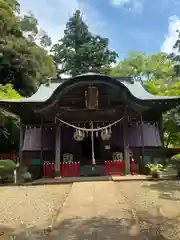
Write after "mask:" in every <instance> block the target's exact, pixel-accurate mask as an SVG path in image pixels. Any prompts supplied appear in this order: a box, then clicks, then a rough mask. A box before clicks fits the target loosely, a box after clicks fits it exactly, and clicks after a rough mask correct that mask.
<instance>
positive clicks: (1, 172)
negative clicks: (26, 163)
mask: <svg viewBox="0 0 180 240" xmlns="http://www.w3.org/2000/svg"><path fill="white" fill-rule="evenodd" d="M15 168H16V163H15V162H14V161H13V160H11V159H6V160H0V176H1V177H5V176H7V175H8V174H10V173H13V171H14V169H15Z"/></svg>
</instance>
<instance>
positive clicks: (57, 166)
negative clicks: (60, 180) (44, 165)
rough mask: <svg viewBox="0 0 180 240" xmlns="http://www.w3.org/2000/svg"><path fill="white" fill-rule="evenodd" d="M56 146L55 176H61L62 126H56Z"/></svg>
mask: <svg viewBox="0 0 180 240" xmlns="http://www.w3.org/2000/svg"><path fill="white" fill-rule="evenodd" d="M55 135H56V144H55V176H56V177H59V176H60V174H61V173H60V162H61V125H60V124H59V123H57V124H56V133H55Z"/></svg>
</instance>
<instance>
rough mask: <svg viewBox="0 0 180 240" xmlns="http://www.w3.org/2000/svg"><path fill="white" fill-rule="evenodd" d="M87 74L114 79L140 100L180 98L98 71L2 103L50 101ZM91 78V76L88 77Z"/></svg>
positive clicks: (48, 85) (109, 79)
mask: <svg viewBox="0 0 180 240" xmlns="http://www.w3.org/2000/svg"><path fill="white" fill-rule="evenodd" d="M87 76H92V77H93V78H92V79H97V78H99V77H100V78H101V79H104V80H107V79H108V81H112V84H113V83H114V84H116V85H121V86H124V87H125V88H126V89H127V91H129V93H130V94H131V95H132V96H133V97H134V98H136V99H138V100H142V101H143V100H145V101H147V100H150V101H152V100H155V101H157V100H173V99H180V96H158V95H152V94H150V93H149V92H147V91H146V90H145V89H144V88H143V86H142V84H141V83H140V82H138V81H134V79H133V78H132V77H109V76H106V75H102V74H96V73H88V74H82V75H78V76H76V77H72V78H69V79H66V80H65V79H64V80H61V81H60V82H59V83H57V82H56V83H50V84H42V85H41V86H40V87H39V89H38V91H37V92H36V93H34V94H33V95H32V96H31V97H28V98H20V99H4V100H3V99H2V100H0V103H2V102H4V103H5V102H9V103H13V102H16V103H18V102H20V103H23V102H24V103H44V102H46V101H48V100H49V99H50V98H51V97H53V94H54V93H55V92H56V91H58V90H59V91H61V89H63V88H66V87H67V86H69V85H71V84H73V82H74V80H76V82H77V80H81V79H83V81H84V80H86V77H87ZM88 79H89V78H88Z"/></svg>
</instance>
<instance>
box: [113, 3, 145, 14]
mask: <svg viewBox="0 0 180 240" xmlns="http://www.w3.org/2000/svg"><path fill="white" fill-rule="evenodd" d="M110 1H111V4H112V5H113V6H115V7H124V8H125V9H126V10H128V11H132V12H135V13H141V12H142V10H143V3H144V0H110Z"/></svg>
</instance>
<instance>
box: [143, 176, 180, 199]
mask: <svg viewBox="0 0 180 240" xmlns="http://www.w3.org/2000/svg"><path fill="white" fill-rule="evenodd" d="M143 187H145V188H149V189H150V190H154V191H157V192H158V196H159V197H160V198H163V199H167V200H174V201H180V181H178V180H177V181H175V180H172V181H171V180H167V181H157V182H150V183H148V184H145V185H144V186H143Z"/></svg>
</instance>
